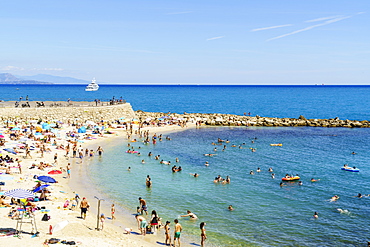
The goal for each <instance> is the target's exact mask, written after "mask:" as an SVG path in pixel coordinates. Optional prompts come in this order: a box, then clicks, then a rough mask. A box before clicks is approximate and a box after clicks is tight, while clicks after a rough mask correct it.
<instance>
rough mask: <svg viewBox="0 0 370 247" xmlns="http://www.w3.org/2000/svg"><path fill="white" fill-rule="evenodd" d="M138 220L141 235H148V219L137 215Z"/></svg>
mask: <svg viewBox="0 0 370 247" xmlns="http://www.w3.org/2000/svg"><path fill="white" fill-rule="evenodd" d="M135 218H136V220H137V227H138V228H139V230H140V232H141V235H144V236H145V235H146V226H147V225H148V224H147V222H146V219H145V218H144V217H143V216H140V215H138V214H137V215H135Z"/></svg>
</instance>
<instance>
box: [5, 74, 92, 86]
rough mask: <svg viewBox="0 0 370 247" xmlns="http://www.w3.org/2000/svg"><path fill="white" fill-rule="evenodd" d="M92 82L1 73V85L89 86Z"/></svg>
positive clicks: (69, 78) (60, 77)
mask: <svg viewBox="0 0 370 247" xmlns="http://www.w3.org/2000/svg"><path fill="white" fill-rule="evenodd" d="M89 83H90V81H85V80H81V79H76V78H72V77H62V76H53V75H45V74H39V75H33V76H18V75H17V76H14V75H12V74H10V73H0V84H89Z"/></svg>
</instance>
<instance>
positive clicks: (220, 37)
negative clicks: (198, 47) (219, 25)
mask: <svg viewBox="0 0 370 247" xmlns="http://www.w3.org/2000/svg"><path fill="white" fill-rule="evenodd" d="M224 37H225V36H218V37H213V38H209V39H206V40H207V41H209V40H215V39H222V38H224Z"/></svg>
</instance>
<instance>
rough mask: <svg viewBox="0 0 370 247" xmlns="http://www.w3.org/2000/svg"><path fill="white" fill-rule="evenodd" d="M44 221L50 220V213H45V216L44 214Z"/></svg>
mask: <svg viewBox="0 0 370 247" xmlns="http://www.w3.org/2000/svg"><path fill="white" fill-rule="evenodd" d="M41 220H42V221H48V220H50V216H49V215H48V214H44V216H42V219H41Z"/></svg>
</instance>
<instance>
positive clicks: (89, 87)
mask: <svg viewBox="0 0 370 247" xmlns="http://www.w3.org/2000/svg"><path fill="white" fill-rule="evenodd" d="M98 89H99V85H98V84H97V83H96V80H95V78H93V79H92V81H91V83H90V84H89V85H87V86H86V88H85V91H98Z"/></svg>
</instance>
